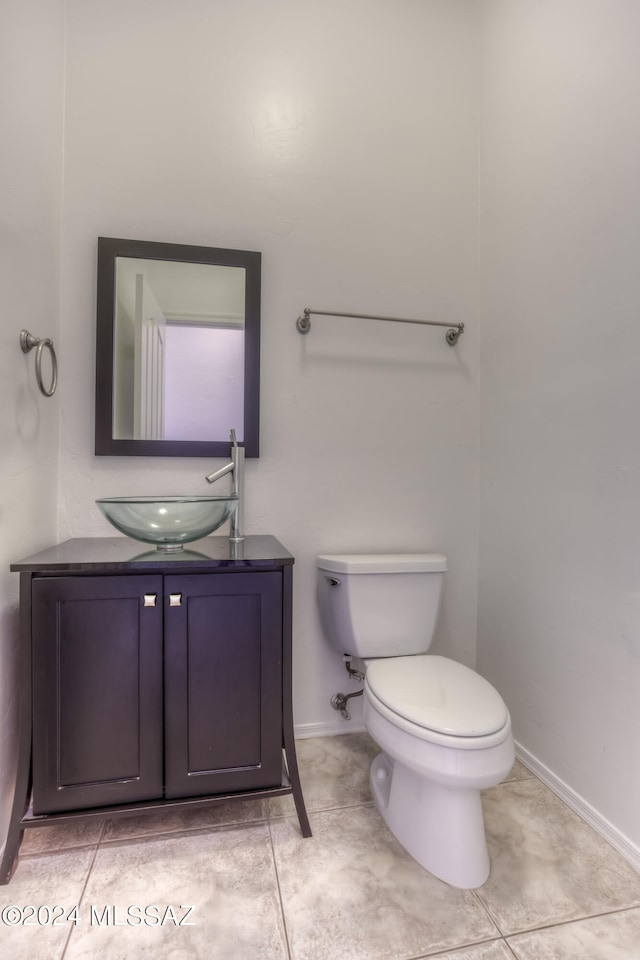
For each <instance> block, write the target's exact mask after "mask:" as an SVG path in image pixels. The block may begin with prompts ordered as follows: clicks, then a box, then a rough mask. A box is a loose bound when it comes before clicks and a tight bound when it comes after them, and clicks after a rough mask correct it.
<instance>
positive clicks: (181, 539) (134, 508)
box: [96, 494, 238, 553]
mask: <svg viewBox="0 0 640 960" xmlns="http://www.w3.org/2000/svg"><path fill="white" fill-rule="evenodd" d="M237 502H238V497H237V496H233V495H232V494H228V495H226V496H219V497H211V496H193V497H103V498H102V499H100V500H96V503H97V504H98V506H99V507H100V510H101V511H102V513H103V514H104V515H105V517H106V518H107V520H108V521H109V523H111V524H112V525H113V526H114V527H115V528H116V530H119V531H120V533H124V534H126V536H127V537H132V538H133V539H134V540H141V541H142V542H143V543H153V544H154V545H155V547H156V549H157V550H161V551H162V552H163V553H172V552H174V551H176V550H182V549H183V545H184V544H185V543H191V542H192V541H193V540H200V539H201V538H202V537H206V536H208V535H209V534H210V533H213V531H214V530H217V529H218V527H221V526H222V524H223V523H224V522H225V520H227V519H228V518H229V517H230V516H231V514H232V513H233V511H234V509H235V507H236V504H237Z"/></svg>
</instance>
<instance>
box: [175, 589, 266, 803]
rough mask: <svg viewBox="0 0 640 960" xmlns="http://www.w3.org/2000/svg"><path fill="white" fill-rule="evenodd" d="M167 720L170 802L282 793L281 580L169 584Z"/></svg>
mask: <svg viewBox="0 0 640 960" xmlns="http://www.w3.org/2000/svg"><path fill="white" fill-rule="evenodd" d="M172 597H173V600H172V599H171V598H172ZM172 604H173V605H172ZM165 718H166V731H165V736H166V743H165V791H166V796H167V797H186V796H202V795H205V794H218V793H226V792H232V791H237V790H251V789H254V788H258V787H268V786H275V785H280V783H281V782H282V726H281V723H282V720H281V718H282V575H281V574H280V573H278V572H265V573H223V572H220V573H215V574H211V575H209V576H207V575H194V576H175V577H166V578H165Z"/></svg>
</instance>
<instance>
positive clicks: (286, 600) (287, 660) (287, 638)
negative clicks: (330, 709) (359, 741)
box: [282, 566, 312, 837]
mask: <svg viewBox="0 0 640 960" xmlns="http://www.w3.org/2000/svg"><path fill="white" fill-rule="evenodd" d="M292 596H293V567H292V566H286V567H284V570H283V596H282V600H283V604H282V609H283V622H282V637H283V644H282V646H283V649H282V746H283V747H284V755H285V759H286V762H287V773H288V775H289V781H290V783H291V790H292V793H293V800H294V803H295V805H296V813H297V814H298V821H299V823H300V832H301V834H302V836H303V837H310V836H311V835H312V834H311V827H310V826H309V818H308V816H307V810H306V807H305V805H304V797H303V795H302V785H301V783H300V774H299V772H298V759H297V757H296V744H295V738H294V733H293V690H292V663H291V660H292V633H293V625H292V619H291V617H292V614H291V606H292Z"/></svg>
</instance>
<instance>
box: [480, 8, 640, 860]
mask: <svg viewBox="0 0 640 960" xmlns="http://www.w3.org/2000/svg"><path fill="white" fill-rule="evenodd" d="M487 12H488V18H487V35H486V43H485V90H484V104H483V114H482V140H483V150H482V186H481V197H482V206H481V217H482V249H483V254H484V262H483V267H484V277H485V281H484V297H483V299H484V312H483V318H482V352H481V362H482V437H481V446H482V481H481V549H480V616H479V640H478V663H479V668H480V670H481V672H483V673H484V674H486V675H487V676H488V677H489V678H490V679H491V680H492V681H494V682H495V683H496V685H497V686H498V687H499V689H500V690H501V691H502V692H503V694H504V696H505V699H506V700H507V702H508V705H509V707H510V709H511V712H512V714H513V720H514V726H515V733H516V736H517V738H518V740H519V741H520V743H521V744H522V745H523V747H524V748H525V749H526V750H527V751H529V752H530V753H531V754H532V755H533V756H534V757H535V758H537V759H538V760H539V761H540V762H541V763H543V764H544V765H546V766H547V767H548V768H549V769H550V770H551V771H552V772H553V774H554V776H555V777H557V778H559V780H560V781H564V783H566V784H567V785H568V787H569V788H570V790H572V791H574V792H575V793H576V794H577V795H578V796H579V797H580V798H582V800H584V801H585V802H586V803H587V804H590V805H591V806H593V807H594V808H595V809H596V810H597V811H598V814H599V816H600V817H601V818H605V819H608V820H610V821H611V822H612V823H613V824H614V826H615V829H617V830H618V831H619V832H620V833H621V834H623V835H624V836H625V837H626V838H627V839H628V840H629V841H630V843H631V844H635V846H636V853H637V854H638V855H640V821H639V820H638V797H639V796H640V766H639V765H638V762H637V742H638V730H639V729H640V696H639V691H640V589H639V586H638V584H639V582H640V580H639V574H640V536H639V520H640V439H639V433H638V411H639V410H640V376H639V373H638V370H639V358H640V322H639V313H638V304H639V302H640V271H639V269H638V251H639V247H640V192H639V167H638V158H639V157H640V99H639V98H638V89H639V88H640V58H639V57H638V37H639V36H640V5H638V3H637V2H636V0H563V2H562V3H558V2H557V0H536V2H535V3H532V2H526V0H491V2H489V3H488V4H487ZM638 862H640V860H639V861H638Z"/></svg>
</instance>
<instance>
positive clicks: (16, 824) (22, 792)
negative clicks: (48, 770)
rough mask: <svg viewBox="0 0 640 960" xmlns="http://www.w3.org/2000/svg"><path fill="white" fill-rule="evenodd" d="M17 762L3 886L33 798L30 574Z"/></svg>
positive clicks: (24, 592) (23, 617)
mask: <svg viewBox="0 0 640 960" xmlns="http://www.w3.org/2000/svg"><path fill="white" fill-rule="evenodd" d="M17 746H18V762H17V767H16V779H15V784H14V788H13V802H12V805H11V818H10V820H9V830H8V833H7V840H6V843H5V845H4V850H3V851H2V857H1V858H0V885H1V884H6V883H9V880H10V879H11V877H12V876H13V873H14V871H15V869H16V867H17V865H18V850H19V849H20V844H21V843H22V836H23V834H24V829H23V828H22V825H21V824H22V818H23V817H24V815H25V813H26V812H27V807H28V805H29V796H30V794H31V574H30V573H21V574H20V653H19V664H18V745H17Z"/></svg>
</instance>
